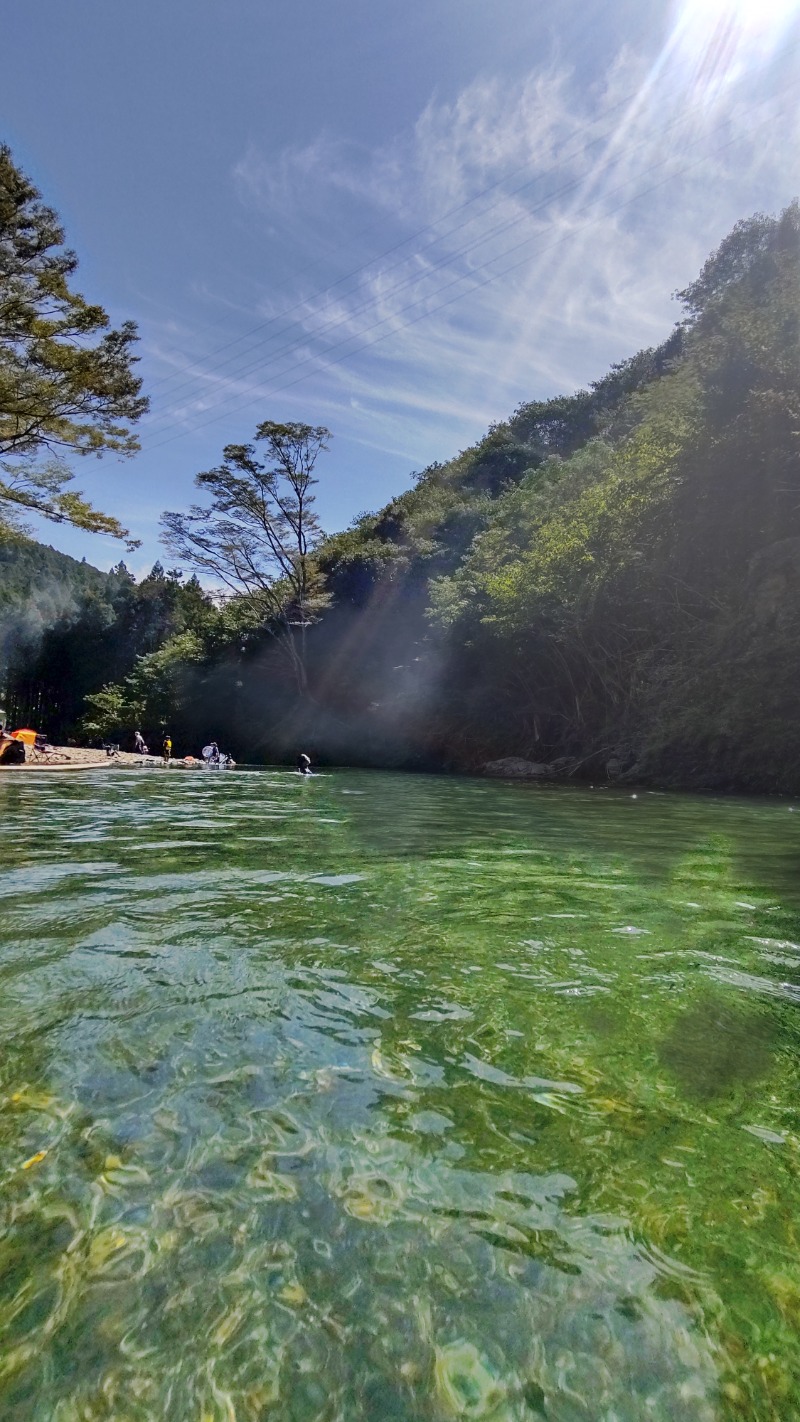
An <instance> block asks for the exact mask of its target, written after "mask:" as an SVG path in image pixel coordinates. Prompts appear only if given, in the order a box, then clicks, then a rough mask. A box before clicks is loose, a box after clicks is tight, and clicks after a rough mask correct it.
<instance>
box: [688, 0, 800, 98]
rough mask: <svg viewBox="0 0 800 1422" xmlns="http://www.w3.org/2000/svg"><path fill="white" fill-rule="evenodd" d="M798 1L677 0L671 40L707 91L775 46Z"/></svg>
mask: <svg viewBox="0 0 800 1422" xmlns="http://www.w3.org/2000/svg"><path fill="white" fill-rule="evenodd" d="M798 17H800V0H680V4H679V6H678V16H677V23H676V26H675V30H674V32H673V43H674V47H675V49H676V50H677V51H678V52H679V54H680V55H681V56H682V58H683V61H684V63H688V65H689V66H690V67H691V69H692V71H693V72H692V84H693V87H696V88H697V89H702V90H705V91H706V93H708V94H713V93H714V91H716V90H719V89H720V88H722V87H723V86H724V85H725V84H727V83H729V82H730V81H731V80H733V79H736V78H738V77H739V76H740V75H741V74H742V73H743V72H744V71H745V70H747V69H750V68H752V67H753V66H754V65H756V64H759V63H762V62H763V61H764V60H765V59H767V58H768V57H769V56H770V55H771V54H772V53H773V52H774V51H775V49H776V48H777V47H778V46H779V45H780V42H781V39H782V38H783V35H784V33H785V31H786V29H787V27H788V25H789V24H791V22H792V21H793V20H796V19H797V18H798Z"/></svg>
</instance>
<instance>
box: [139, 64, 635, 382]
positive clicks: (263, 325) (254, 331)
mask: <svg viewBox="0 0 800 1422" xmlns="http://www.w3.org/2000/svg"><path fill="white" fill-rule="evenodd" d="M635 97H636V93H635V92H634V93H632V94H629V95H626V97H625V98H624V99H620V100H619V101H618V102H617V103H616V104H611V105H610V106H609V107H608V108H607V109H604V110H603V111H602V112H601V113H600V114H599V115H598V116H597V117H596V118H593V119H590V120H588V121H587V122H586V123H585V124H581V125H580V126H579V127H578V128H576V129H574V130H573V132H572V133H571V134H570V139H569V140H567V141H570V140H571V139H573V138H575V137H577V136H578V135H579V134H581V133H583V132H585V130H586V129H588V128H592V127H593V126H594V125H595V124H597V123H599V122H602V120H603V119H605V118H608V117H609V116H610V115H611V114H613V113H616V112H617V110H618V109H620V108H623V107H624V106H625V105H626V104H628V103H629V102H631V100H632V99H634V98H635ZM599 141H600V139H599V138H598V139H595V140H594V142H599ZM589 146H590V147H591V146H592V145H589ZM573 156H576V155H573ZM562 161H563V160H562ZM528 167H529V164H527V163H520V164H519V165H518V166H517V167H516V168H511V169H510V170H509V172H508V173H505V174H504V175H503V177H502V178H497V179H496V180H495V182H493V183H489V185H488V186H487V187H485V188H482V189H481V190H480V191H479V192H477V193H475V194H474V196H473V197H471V198H467V199H466V201H465V202H463V203H459V204H458V205H457V206H456V207H452V208H448V210H447V211H446V212H443V213H440V214H439V216H438V217H436V218H434V219H433V221H432V222H429V223H426V224H425V226H424V227H420V228H418V229H417V231H416V232H412V233H410V235H409V236H408V237H404V238H403V239H402V241H400V242H395V243H394V244H393V245H392V246H391V247H387V248H386V249H385V250H384V251H383V252H379V253H378V254H377V256H374V257H370V258H369V260H368V261H366V262H362V263H361V265H360V266H357V267H354V268H353V269H352V270H351V271H349V272H345V274H344V276H341V277H339V278H338V279H337V280H336V281H334V282H331V283H330V285H328V286H325V287H323V288H322V289H321V290H320V291H318V292H316V293H314V295H315V296H316V297H320V296H326V295H327V294H328V292H330V291H335V290H336V289H337V287H339V286H342V285H343V284H344V282H346V281H350V280H351V279H352V278H353V277H355V276H359V275H360V274H361V273H362V272H364V271H367V270H368V268H369V267H371V266H374V264H375V263H376V262H380V261H383V260H385V258H386V257H390V256H392V255H393V253H395V252H397V251H399V250H400V249H401V248H402V247H406V246H408V244H409V243H410V242H415V241H416V240H417V238H418V237H422V236H424V234H425V233H426V232H432V231H433V230H434V229H435V228H436V227H437V226H438V224H439V223H440V222H445V221H446V220H447V218H448V217H454V216H455V215H456V213H459V212H463V211H464V210H465V208H468V207H471V206H472V204H473V203H476V202H478V201H480V199H481V198H482V197H486V196H487V194H488V193H491V192H494V190H495V189H496V188H498V187H500V186H501V184H502V183H506V182H508V180H509V178H513V177H515V176H516V174H517V173H520V172H523V171H524V170H527V169H528ZM555 171H557V168H556V166H555V165H554V166H553V167H552V168H549V169H545V171H544V173H541V174H537V175H536V177H538V178H541V177H546V176H547V174H548V173H549V172H555ZM530 181H531V182H535V181H536V178H533V179H531V180H530ZM527 186H529V183H525V184H523V187H522V188H515V189H514V190H513V191H512V192H511V193H509V194H507V195H506V196H508V197H513V196H514V195H515V194H516V193H518V192H522V191H523V188H524V187H527ZM489 210H490V209H489ZM373 226H374V224H373ZM371 230H372V228H371V227H368V228H363V229H362V231H371ZM454 230H458V229H457V228H456V229H454ZM445 235H447V234H445ZM318 264H319V261H316V262H312V263H310V264H309V266H308V267H306V268H301V270H300V271H299V272H298V273H296V274H295V275H296V276H302V275H303V273H304V272H305V271H308V270H311V269H312V268H313V267H314V266H317V265H318ZM305 304H306V302H305V300H303V301H297V302H295V303H294V304H293V305H292V306H287V307H285V308H284V310H283V311H278V312H276V313H275V315H274V316H270V317H268V318H267V320H265V321H261V322H260V323H259V324H258V325H257V326H253V327H251V329H250V330H249V331H244V332H243V333H242V335H241V336H236V337H235V338H234V339H233V340H231V341H226V342H225V343H224V344H223V345H221V346H217V347H215V348H214V349H212V350H210V351H208V352H207V353H206V357H205V359H207V360H209V359H211V357H212V356H214V355H220V354H221V353H222V352H223V351H226V350H229V349H230V348H231V347H232V346H235V345H238V344H239V343H240V342H241V341H246V340H248V338H249V337H250V336H255V335H258V333H259V332H260V331H263V330H266V329H267V327H269V326H272V325H273V324H274V323H275V322H276V321H280V320H281V318H282V317H283V316H289V315H291V313H292V312H293V311H297V310H298V309H299V308H301V307H302V306H304V305H305ZM224 363H226V362H223V364H224ZM181 375H182V372H179V371H176V372H174V373H172V374H170V375H162V376H158V377H157V379H156V380H155V381H153V382H152V383H151V387H150V388H151V389H154V388H157V387H158V386H159V385H164V384H167V383H169V381H171V380H176V379H180V378H181ZM180 388H182V387H180Z"/></svg>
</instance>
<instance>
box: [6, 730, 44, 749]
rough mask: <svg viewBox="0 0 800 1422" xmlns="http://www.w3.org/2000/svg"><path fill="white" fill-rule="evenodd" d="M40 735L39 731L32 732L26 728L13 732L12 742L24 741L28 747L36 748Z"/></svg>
mask: <svg viewBox="0 0 800 1422" xmlns="http://www.w3.org/2000/svg"><path fill="white" fill-rule="evenodd" d="M38 734H39V732H38V731H30V730H28V729H27V727H25V728H23V730H21V731H12V732H11V739H12V741H24V742H25V744H26V746H35V745H36V737H37V736H38Z"/></svg>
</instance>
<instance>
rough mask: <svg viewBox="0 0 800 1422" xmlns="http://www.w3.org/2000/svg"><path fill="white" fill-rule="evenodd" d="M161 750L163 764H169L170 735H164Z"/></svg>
mask: <svg viewBox="0 0 800 1422" xmlns="http://www.w3.org/2000/svg"><path fill="white" fill-rule="evenodd" d="M161 750H162V754H163V756H164V764H165V765H169V763H170V761H171V759H172V737H171V736H165V737H164V744H163V746H162V747H161Z"/></svg>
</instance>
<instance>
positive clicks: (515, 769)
mask: <svg viewBox="0 0 800 1422" xmlns="http://www.w3.org/2000/svg"><path fill="white" fill-rule="evenodd" d="M483 770H484V774H486V775H499V776H505V777H506V779H509V780H543V779H544V778H545V777H546V776H547V775H549V774H550V767H549V765H544V764H542V762H541V761H536V760H523V759H522V757H521V756H518V755H507V756H505V757H504V758H503V759H502V760H490V761H487V762H486V764H485V765H484V767H483Z"/></svg>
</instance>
